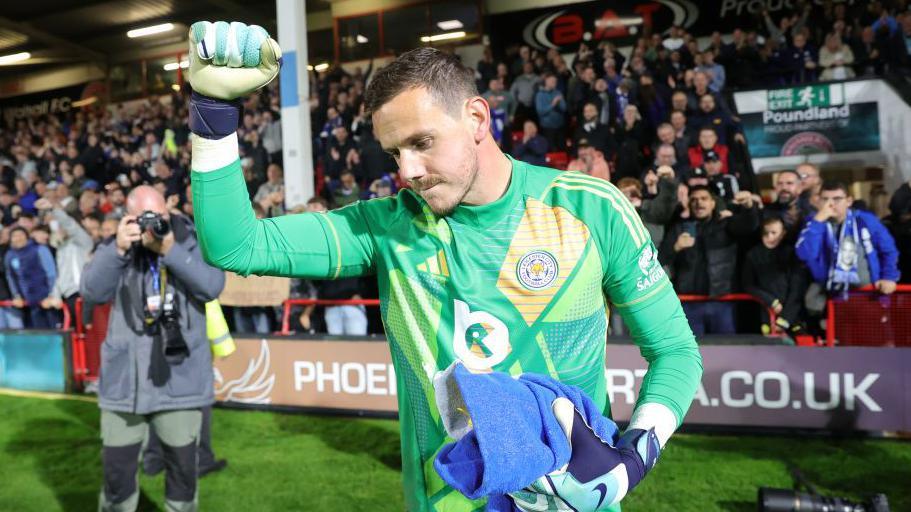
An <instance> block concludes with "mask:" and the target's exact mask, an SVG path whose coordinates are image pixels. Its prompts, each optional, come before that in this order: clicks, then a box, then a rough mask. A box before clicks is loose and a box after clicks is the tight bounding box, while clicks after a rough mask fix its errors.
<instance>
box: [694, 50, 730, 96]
mask: <svg viewBox="0 0 911 512" xmlns="http://www.w3.org/2000/svg"><path fill="white" fill-rule="evenodd" d="M696 71H697V72H702V73H705V74H706V76H708V78H709V90H710V91H712V92H714V93H720V92H721V90H722V89H724V83H725V81H726V80H727V75H726V74H725V72H724V66H722V65H721V64H718V63H717V62H715V52H714V51H712V50H705V51H704V52H702V65H701V66H699V67H697V68H696Z"/></svg>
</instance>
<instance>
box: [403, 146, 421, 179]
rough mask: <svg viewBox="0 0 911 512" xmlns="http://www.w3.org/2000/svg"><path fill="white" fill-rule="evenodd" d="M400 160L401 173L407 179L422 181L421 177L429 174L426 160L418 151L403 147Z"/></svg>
mask: <svg viewBox="0 0 911 512" xmlns="http://www.w3.org/2000/svg"><path fill="white" fill-rule="evenodd" d="M398 161H399V162H398V163H399V173H400V174H401V176H402V178H403V179H404V180H406V181H415V180H417V181H420V179H421V178H423V177H424V176H426V175H427V168H426V166H425V165H424V160H423V159H422V158H421V156H420V155H418V154H417V152H416V151H413V150H410V149H402V150H401V151H400V152H399V157H398Z"/></svg>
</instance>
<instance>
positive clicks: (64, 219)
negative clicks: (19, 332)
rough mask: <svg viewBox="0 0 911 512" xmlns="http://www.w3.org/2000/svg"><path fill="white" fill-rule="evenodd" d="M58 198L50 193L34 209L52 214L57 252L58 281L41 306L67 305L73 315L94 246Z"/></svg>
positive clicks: (57, 306)
mask: <svg viewBox="0 0 911 512" xmlns="http://www.w3.org/2000/svg"><path fill="white" fill-rule="evenodd" d="M56 197H57V196H56V194H50V195H48V196H47V197H43V198H41V199H39V200H37V201H35V208H37V209H38V210H39V211H46V212H49V213H50V216H51V221H50V228H51V245H52V246H53V247H55V248H56V249H57V258H56V259H57V280H56V281H54V287H53V288H52V289H51V293H50V295H48V298H47V299H45V300H44V301H42V304H41V306H42V307H43V308H45V309H47V308H56V309H60V307H61V305H62V303H64V302H65V303H66V305H67V307H68V308H69V310H70V313H74V312H75V311H76V299H78V298H79V281H80V279H81V277H82V270H83V269H84V268H85V265H86V263H88V261H89V254H91V252H92V248H93V247H94V246H95V243H94V241H93V240H92V237H91V236H90V235H89V234H88V232H87V231H86V230H85V228H83V227H82V226H81V225H80V224H79V222H78V221H77V220H76V219H74V218H73V217H71V216H70V214H68V213H67V212H66V210H64V209H63V207H62V206H61V204H60V201H58V200H57V199H56Z"/></svg>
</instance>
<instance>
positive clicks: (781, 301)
mask: <svg viewBox="0 0 911 512" xmlns="http://www.w3.org/2000/svg"><path fill="white" fill-rule="evenodd" d="M787 238H788V235H787V230H786V229H785V226H784V224H783V223H782V221H781V218H779V217H768V218H766V219H765V220H764V221H763V222H762V243H760V244H758V245H756V246H755V247H753V248H752V249H750V250H749V252H747V255H746V259H745V260H744V263H743V274H742V282H741V285H742V286H743V290H744V291H745V292H746V293H749V294H750V295H753V296H754V297H757V298H759V300H760V301H762V304H763V305H764V306H766V307H768V308H772V310H773V311H774V312H775V314H776V315H777V318H776V320H775V324H776V325H777V326H778V327H781V328H782V329H784V330H786V331H789V332H790V333H791V335H797V334H800V333H801V332H802V330H803V326H802V325H801V309H803V298H804V294H805V293H806V291H807V284H808V283H807V275H806V270H805V269H804V268H803V265H801V263H800V260H798V259H797V256H796V255H795V254H794V246H793V245H792V244H789V243H787V242H786V241H785V240H786V239H787ZM760 314H761V315H762V319H763V320H762V333H763V334H769V332H770V331H771V321H770V320H771V319H770V318H769V316H768V314H767V312H766V311H765V310H764V309H763V310H762V311H761V313H760Z"/></svg>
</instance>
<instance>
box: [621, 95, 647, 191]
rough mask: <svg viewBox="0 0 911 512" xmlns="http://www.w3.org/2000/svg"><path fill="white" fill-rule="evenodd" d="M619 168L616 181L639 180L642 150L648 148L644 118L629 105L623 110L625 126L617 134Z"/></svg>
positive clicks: (633, 106) (637, 110)
mask: <svg viewBox="0 0 911 512" xmlns="http://www.w3.org/2000/svg"><path fill="white" fill-rule="evenodd" d="M615 135H616V137H617V143H618V144H619V148H618V150H617V168H616V171H617V172H616V174H615V175H614V176H613V178H614V179H616V180H619V179H621V178H637V177H638V176H639V173H640V172H641V169H642V148H643V147H648V140H647V139H646V137H645V128H644V126H643V124H642V116H640V115H639V109H638V108H636V106H635V105H627V106H626V108H625V109H624V110H623V124H621V125H620V126H619V127H618V129H617V132H616V134H615Z"/></svg>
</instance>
